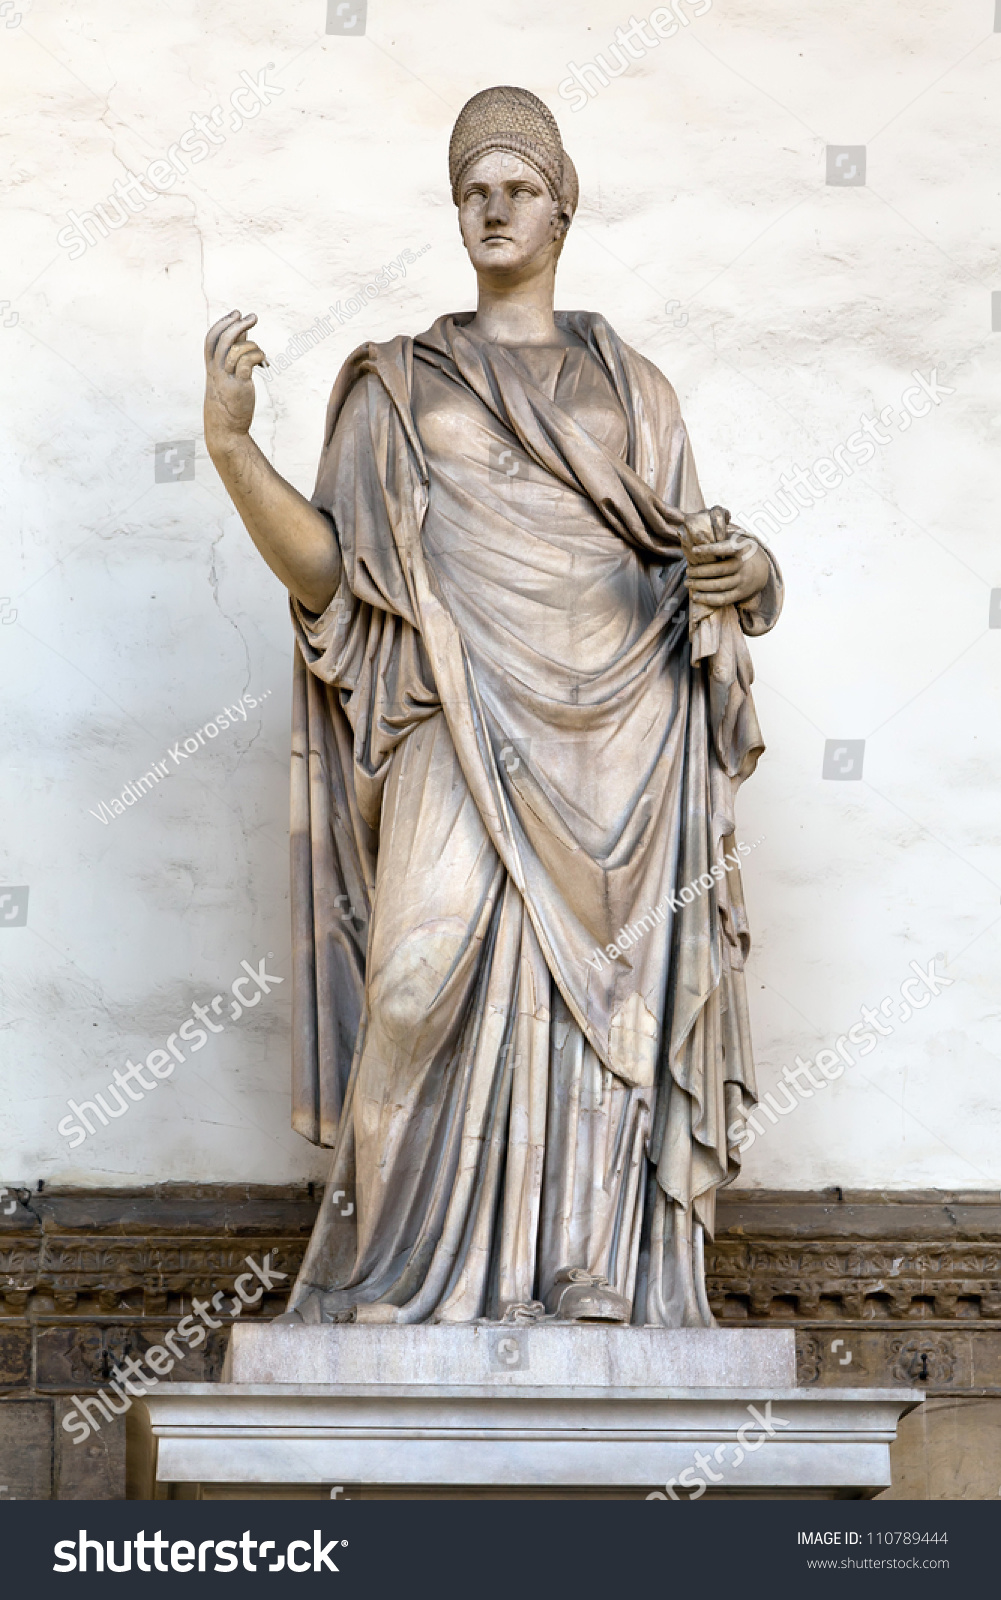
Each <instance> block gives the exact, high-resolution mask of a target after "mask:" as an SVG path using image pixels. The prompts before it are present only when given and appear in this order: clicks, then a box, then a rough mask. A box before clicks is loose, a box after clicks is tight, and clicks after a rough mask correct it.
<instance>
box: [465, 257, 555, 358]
mask: <svg viewBox="0 0 1001 1600" xmlns="http://www.w3.org/2000/svg"><path fill="white" fill-rule="evenodd" d="M477 281H478V288H479V293H478V296H477V301H476V315H475V317H474V318H473V321H472V323H471V324H470V326H471V327H472V328H474V329H475V330H476V332H477V333H478V334H479V335H480V336H481V338H483V339H488V340H490V342H491V343H493V344H560V343H562V342H563V336H562V335H561V333H560V331H559V329H558V328H557V326H556V321H555V318H554V316H553V298H554V294H555V288H556V273H555V270H554V266H550V267H548V270H546V271H544V272H542V273H539V274H538V275H537V276H533V277H532V278H531V279H529V280H528V281H526V282H522V283H516V284H511V283H506V284H505V283H499V282H497V281H491V279H490V278H489V277H488V276H487V275H486V274H483V275H478V280H477Z"/></svg>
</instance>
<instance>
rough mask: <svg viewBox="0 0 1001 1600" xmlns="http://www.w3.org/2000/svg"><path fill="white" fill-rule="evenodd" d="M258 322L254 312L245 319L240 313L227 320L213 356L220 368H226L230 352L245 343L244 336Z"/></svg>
mask: <svg viewBox="0 0 1001 1600" xmlns="http://www.w3.org/2000/svg"><path fill="white" fill-rule="evenodd" d="M256 321H257V317H256V316H255V314H254V313H253V312H252V311H251V312H249V313H248V315H247V316H245V317H241V316H240V315H239V313H234V315H233V316H232V317H230V318H227V319H226V325H225V327H223V328H222V330H221V332H220V334H219V337H218V339H217V340H216V343H215V350H214V351H213V354H212V359H213V361H214V362H215V363H216V364H217V365H218V366H224V364H225V361H226V357H227V356H228V355H229V352H230V350H231V349H232V348H233V346H234V345H235V344H241V343H243V342H244V338H243V336H244V334H245V333H246V332H247V331H248V329H250V328H252V327H253V326H254V323H255V322H256ZM225 370H227V371H230V370H231V369H230V368H225Z"/></svg>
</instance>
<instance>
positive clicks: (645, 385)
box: [619, 339, 681, 423]
mask: <svg viewBox="0 0 1001 1600" xmlns="http://www.w3.org/2000/svg"><path fill="white" fill-rule="evenodd" d="M619 348H620V349H621V351H622V360H623V364H624V365H625V367H626V371H627V373H628V374H629V377H630V380H631V383H632V385H633V386H634V387H636V388H637V389H639V391H640V392H641V393H642V395H643V397H644V399H645V400H646V402H647V404H648V406H650V407H651V409H653V410H655V411H656V413H657V415H658V416H659V417H660V418H661V420H662V421H663V422H665V423H670V422H675V421H679V420H680V418H681V405H680V402H679V400H678V396H677V394H676V392H675V390H674V386H673V384H671V383H670V381H669V380H668V379H667V378H666V377H665V376H664V374H663V373H662V372H661V370H660V368H659V367H657V366H655V365H654V363H653V362H652V361H650V360H649V359H648V357H646V356H644V355H641V354H640V352H639V351H638V350H634V349H633V347H632V345H629V344H626V342H625V340H622V339H620V340H619Z"/></svg>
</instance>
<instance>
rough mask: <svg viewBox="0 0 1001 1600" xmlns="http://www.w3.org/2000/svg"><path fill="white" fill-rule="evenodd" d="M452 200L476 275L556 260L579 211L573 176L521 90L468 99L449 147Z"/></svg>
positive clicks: (552, 130)
mask: <svg viewBox="0 0 1001 1600" xmlns="http://www.w3.org/2000/svg"><path fill="white" fill-rule="evenodd" d="M448 171H449V177H450V179H451V182H452V198H453V200H454V201H455V203H456V205H457V206H458V208H459V227H460V230H461V232H462V239H463V243H464V244H465V246H466V249H467V250H468V252H469V258H470V260H471V261H472V263H473V266H474V267H475V268H476V270H477V272H488V273H491V274H500V275H502V276H504V277H507V276H510V277H518V276H519V275H520V274H521V273H522V272H523V271H524V270H525V269H526V268H528V269H531V268H532V267H533V266H534V265H537V264H540V263H542V262H544V261H546V260H547V259H551V260H552V262H553V264H554V265H555V262H556V260H557V258H558V257H559V253H560V251H561V250H562V248H563V241H564V240H565V238H566V235H567V230H568V228H569V227H570V223H571V222H572V220H573V214H574V211H575V210H576V208H577V192H578V191H577V173H576V172H575V170H574V164H573V162H572V161H571V160H570V157H569V156H568V155H567V153H566V151H565V150H564V148H563V141H562V139H561V138H560V130H559V128H558V127H557V126H556V119H555V117H554V116H553V114H552V112H551V111H550V110H549V108H548V106H545V105H543V103H542V101H541V100H539V99H538V98H537V97H536V96H535V95H534V94H530V93H529V91H528V90H527V89H512V88H496V89H484V90H483V91H482V93H480V94H476V95H474V96H473V98H472V99H471V100H467V102H466V104H465V105H464V106H463V108H462V110H461V111H460V112H459V115H458V117H457V119H456V123H455V127H454V128H453V129H452V138H451V141H450V143H449V147H448Z"/></svg>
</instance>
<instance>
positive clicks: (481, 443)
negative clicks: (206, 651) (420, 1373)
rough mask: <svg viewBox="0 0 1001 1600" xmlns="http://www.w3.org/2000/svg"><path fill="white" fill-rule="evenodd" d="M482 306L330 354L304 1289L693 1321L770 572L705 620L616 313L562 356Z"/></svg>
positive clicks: (301, 986) (305, 818) (728, 1168)
mask: <svg viewBox="0 0 1001 1600" xmlns="http://www.w3.org/2000/svg"><path fill="white" fill-rule="evenodd" d="M470 320H471V317H470V316H469V315H466V316H464V317H444V318H441V319H440V320H439V321H438V322H437V323H435V325H434V327H433V328H432V329H430V330H429V332H428V333H427V334H425V335H423V336H421V337H420V338H418V339H416V340H413V339H409V338H399V339H395V340H393V341H391V342H389V343H387V344H367V345H364V346H362V347H361V348H360V349H359V350H357V351H356V352H355V353H354V355H352V356H351V357H350V358H349V360H348V361H347V363H346V364H345V367H344V369H343V370H342V372H341V374H340V376H339V377H338V380H337V383H336V384H335V387H334V391H333V394H332V396H331V401H330V406H329V410H328V417H327V428H326V438H325V444H324V449H323V454H322V457H321V462H320V469H319V474H318V479H317V485H316V490H315V493H314V497H313V504H314V505H316V506H317V507H318V508H320V509H321V510H322V511H323V512H324V513H325V514H326V515H327V516H328V517H329V518H330V519H331V521H332V524H333V528H334V530H335V533H336V537H337V541H338V547H339V550H340V554H341V560H342V569H341V574H340V581H339V585H338V588H337V592H336V594H335V595H334V598H333V600H332V601H331V603H330V605H329V606H328V607H327V609H326V610H325V611H324V612H323V614H322V615H319V616H317V615H314V614H312V613H310V612H308V611H307V610H306V609H305V608H304V607H302V606H301V605H300V604H299V603H298V602H295V601H293V607H292V609H293V619H294V623H295V628H296V634H297V642H298V648H297V652H296V676H295V699H294V718H293V721H294V727H293V761H292V898H293V946H294V1005H295V1014H294V1024H293V1027H294V1051H293V1125H294V1126H295V1127H296V1128H297V1129H298V1130H299V1131H300V1132H302V1133H303V1134H304V1135H305V1136H306V1137H307V1138H309V1139H311V1140H313V1141H314V1142H316V1143H318V1144H323V1145H329V1146H332V1147H333V1150H334V1158H333V1167H332V1171H331V1176H330V1180H329V1184H328V1186H327V1190H326V1199H325V1203H324V1206H323V1208H322V1210H321V1214H320V1217H319V1220H318V1222H317V1225H316V1228H315V1230H314V1234H313V1237H312V1240H311V1241H310V1246H309V1249H308V1251H307V1255H306V1259H305V1261H304V1263H303V1268H302V1272H301V1274H300V1277H299V1280H298V1282H297V1285H296V1288H295V1291H294V1293H293V1297H292V1300H291V1302H290V1305H291V1306H292V1307H294V1308H297V1310H298V1313H299V1315H301V1316H302V1317H303V1318H304V1319H305V1320H307V1321H319V1320H331V1319H343V1318H347V1317H350V1316H352V1315H363V1314H364V1315H365V1316H367V1317H374V1318H377V1319H380V1320H394V1321H401V1322H419V1321H472V1320H475V1319H478V1318H483V1317H487V1318H502V1317H505V1316H507V1317H511V1316H519V1315H538V1314H541V1312H542V1308H543V1307H547V1308H548V1309H549V1310H550V1311H552V1309H553V1308H554V1306H555V1305H556V1303H557V1297H558V1293H559V1284H560V1283H562V1282H565V1281H566V1278H567V1273H568V1272H573V1271H574V1270H575V1269H576V1271H577V1272H578V1273H584V1274H588V1275H590V1277H591V1278H592V1279H594V1280H600V1279H605V1280H607V1283H608V1284H609V1286H610V1287H611V1288H612V1289H613V1290H614V1291H615V1293H616V1294H618V1295H621V1296H622V1297H623V1298H624V1300H625V1302H627V1304H628V1306H629V1307H631V1316H632V1320H633V1321H634V1322H640V1323H659V1324H663V1325H668V1326H702V1325H708V1324H709V1323H711V1320H712V1319H711V1315H710V1312H709V1308H708V1304H707V1301H706V1296H705V1287H704V1278H703V1268H702V1257H701V1251H702V1239H703V1234H704V1231H705V1230H706V1229H708V1230H709V1231H710V1233H711V1230H712V1226H713V1217H714V1197H715V1192H716V1189H717V1188H718V1187H719V1186H720V1184H722V1183H724V1182H727V1181H729V1180H730V1179H732V1177H733V1176H734V1175H735V1173H736V1171H737V1167H738V1157H737V1145H738V1143H739V1138H740V1131H741V1128H742V1119H743V1116H744V1113H745V1111H746V1109H748V1108H749V1107H750V1105H752V1104H753V1101H754V1080H753V1065H752V1060H751V1048H750V1038H749V1031H748V1022H747V1004H746V996H745V986H744V976H743V966H744V959H745V957H746V953H747V949H748V931H747V922H746V916H745V912H744V906H743V900H742V896H741V891H740V872H739V868H738V867H737V866H736V865H735V863H736V861H737V860H738V859H739V858H738V857H737V855H736V853H735V851H734V838H735V836H734V826H735V824H734V814H733V801H734V794H735V791H736V789H737V787H738V785H739V784H740V783H741V782H742V781H743V779H744V778H746V777H747V776H748V775H749V774H750V773H751V771H753V768H754V765H755V763H756V761H757V758H758V756H759V754H760V752H761V750H762V748H763V746H762V742H761V737H760V732H759V729H758V725H757V720H756V717H755V713H754V707H753V704H752V701H751V696H750V683H751V679H752V672H751V665H750V660H749V655H748V651H747V646H746V643H745V640H744V634H745V633H762V632H764V631H766V629H767V628H769V627H771V626H772V625H773V624H774V621H775V620H776V618H777V615H778V611H779V609H780V605H781V577H780V575H779V572H778V568H777V566H776V565H775V563H774V561H773V560H772V558H771V557H769V560H770V562H771V577H770V579H769V582H768V584H767V585H766V588H765V590H764V591H762V593H761V594H760V595H758V596H757V597H755V599H754V600H753V601H751V602H748V603H747V604H746V605H745V606H743V607H742V608H741V609H740V611H739V612H737V611H735V610H734V609H733V608H725V609H724V610H722V611H719V612H717V613H714V614H713V616H712V618H711V619H710V620H709V621H708V622H702V623H700V624H699V625H698V627H697V628H695V629H694V631H693V635H692V638H691V640H690V638H689V632H690V629H689V608H688V603H687V595H686V590H685V588H684V582H683V579H684V574H685V562H684V556H683V553H682V547H681V535H682V533H683V531H685V528H686V519H687V528H688V530H689V531H690V530H691V529H692V528H694V527H695V526H696V525H697V524H700V519H699V515H698V514H699V513H701V514H702V515H701V524H700V525H701V526H702V528H703V533H704V530H705V529H706V528H707V527H710V522H709V518H708V516H707V514H706V513H705V512H704V508H703V502H702V498H701V493H700V490H699V485H698V480H697V477H696V473H695V467H694V463H693V461H692V457H691V451H690V448H689V444H688V440H687V436H686V432H685V428H684V425H683V423H682V420H681V416H680V412H679V408H678V403H677V399H676V397H675V395H674V392H673V390H672V389H671V387H670V385H669V384H668V383H667V381H666V380H665V379H664V377H663V376H662V375H661V374H660V373H659V372H658V371H657V369H656V368H654V367H653V366H652V365H651V364H650V363H649V362H647V361H646V360H645V359H644V358H643V357H641V356H639V355H638V354H637V353H636V352H634V351H632V350H630V349H629V348H628V347H627V346H626V345H624V344H623V343H622V342H621V341H620V340H619V339H618V338H617V337H616V335H615V334H614V333H613V332H612V330H611V329H610V328H609V327H608V325H607V324H606V323H605V322H604V321H603V319H602V318H600V317H598V316H593V315H590V314H585V313H558V314H557V323H558V325H559V326H560V328H561V329H562V330H563V331H564V332H565V333H566V334H568V335H571V336H573V338H574V340H575V342H574V343H573V344H572V345H571V346H570V347H569V348H568V349H567V350H565V351H555V350H552V349H549V350H532V349H530V348H529V349H519V350H508V349H504V348H502V347H499V346H497V345H493V344H490V343H489V342H487V341H484V340H483V339H481V338H479V337H478V336H477V335H475V334H474V332H473V331H472V330H471V329H470V328H469V327H468V323H469V322H470ZM713 515H714V518H717V520H716V521H714V523H713V524H712V525H711V526H714V527H716V528H717V529H721V527H722V523H721V522H720V521H719V520H718V514H716V513H714V514H713ZM709 536H710V537H711V536H712V535H711V534H709ZM714 866H715V868H716V870H715V872H713V870H712V869H713V867H714ZM700 879H701V880H702V881H701V883H700V882H699V880H700ZM345 1217H346V1218H347V1220H345ZM558 1275H560V1276H559V1277H558ZM359 1308H363V1309H362V1310H359Z"/></svg>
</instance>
